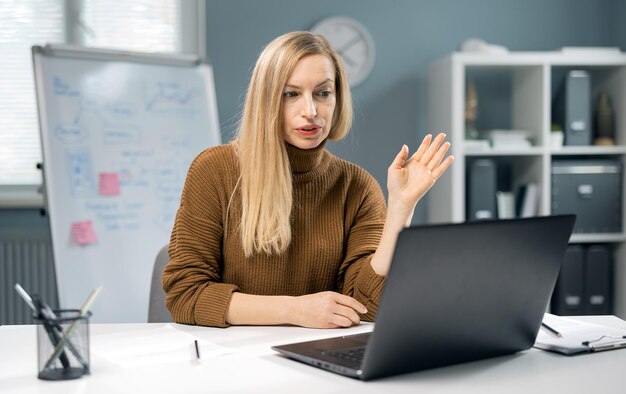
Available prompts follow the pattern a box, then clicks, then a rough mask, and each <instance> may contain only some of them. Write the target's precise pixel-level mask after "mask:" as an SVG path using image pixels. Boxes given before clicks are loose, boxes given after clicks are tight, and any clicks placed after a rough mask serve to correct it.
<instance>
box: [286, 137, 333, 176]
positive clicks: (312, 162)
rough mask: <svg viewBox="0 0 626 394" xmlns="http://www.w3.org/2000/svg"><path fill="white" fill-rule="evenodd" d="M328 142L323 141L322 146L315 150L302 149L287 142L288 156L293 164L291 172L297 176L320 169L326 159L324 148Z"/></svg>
mask: <svg viewBox="0 0 626 394" xmlns="http://www.w3.org/2000/svg"><path fill="white" fill-rule="evenodd" d="M326 141H327V140H324V141H322V143H321V144H319V145H318V146H317V147H315V148H313V149H300V148H298V147H297V146H294V145H291V144H289V143H287V142H285V146H286V147H287V156H289V163H290V164H291V171H293V173H294V174H296V173H306V172H309V171H313V170H317V169H319V168H320V165H321V164H322V160H323V158H324V146H326Z"/></svg>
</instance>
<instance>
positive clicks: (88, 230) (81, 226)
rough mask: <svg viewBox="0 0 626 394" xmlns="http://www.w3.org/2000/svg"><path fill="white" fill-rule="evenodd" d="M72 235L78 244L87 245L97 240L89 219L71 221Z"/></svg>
mask: <svg viewBox="0 0 626 394" xmlns="http://www.w3.org/2000/svg"><path fill="white" fill-rule="evenodd" d="M72 235H73V236H74V240H75V241H76V242H78V244H79V245H88V244H91V243H94V242H96V241H97V240H98V237H97V236H96V232H95V231H94V229H93V225H92V224H91V220H85V221H83V222H74V223H72Z"/></svg>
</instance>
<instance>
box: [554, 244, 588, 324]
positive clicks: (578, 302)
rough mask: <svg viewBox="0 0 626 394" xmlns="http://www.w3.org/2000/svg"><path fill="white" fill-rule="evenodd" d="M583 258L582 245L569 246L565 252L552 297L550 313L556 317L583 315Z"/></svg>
mask: <svg viewBox="0 0 626 394" xmlns="http://www.w3.org/2000/svg"><path fill="white" fill-rule="evenodd" d="M583 278H584V256H583V247H582V245H570V246H569V247H568V248H567V251H566V252H565V258H564V259H563V264H562V265H561V271H560V272H559V278H558V280H557V282H556V286H555V288H554V294H553V296H552V311H553V312H554V313H555V314H557V315H584V314H585V308H584V303H583V292H584V282H583Z"/></svg>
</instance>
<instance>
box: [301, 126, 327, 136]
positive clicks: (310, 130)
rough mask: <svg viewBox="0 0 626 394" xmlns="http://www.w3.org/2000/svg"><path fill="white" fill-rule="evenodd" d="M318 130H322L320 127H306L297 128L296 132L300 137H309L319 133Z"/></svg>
mask: <svg viewBox="0 0 626 394" xmlns="http://www.w3.org/2000/svg"><path fill="white" fill-rule="evenodd" d="M320 130H322V128H321V127H320V126H315V125H307V126H303V127H299V128H297V129H296V132H297V133H298V134H301V135H305V136H311V135H314V134H317V133H319V132H320Z"/></svg>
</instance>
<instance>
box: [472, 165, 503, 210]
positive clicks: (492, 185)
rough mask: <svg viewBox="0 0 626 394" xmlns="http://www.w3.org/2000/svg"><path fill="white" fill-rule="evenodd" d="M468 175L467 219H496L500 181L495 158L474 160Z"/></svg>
mask: <svg viewBox="0 0 626 394" xmlns="http://www.w3.org/2000/svg"><path fill="white" fill-rule="evenodd" d="M467 175H468V180H467V181H468V182H467V184H468V189H467V219H468V220H480V219H495V218H496V217H497V212H496V187H497V182H498V179H497V171H496V162H495V160H492V159H477V160H474V161H472V163H471V164H470V166H469V171H468V174H467Z"/></svg>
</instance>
